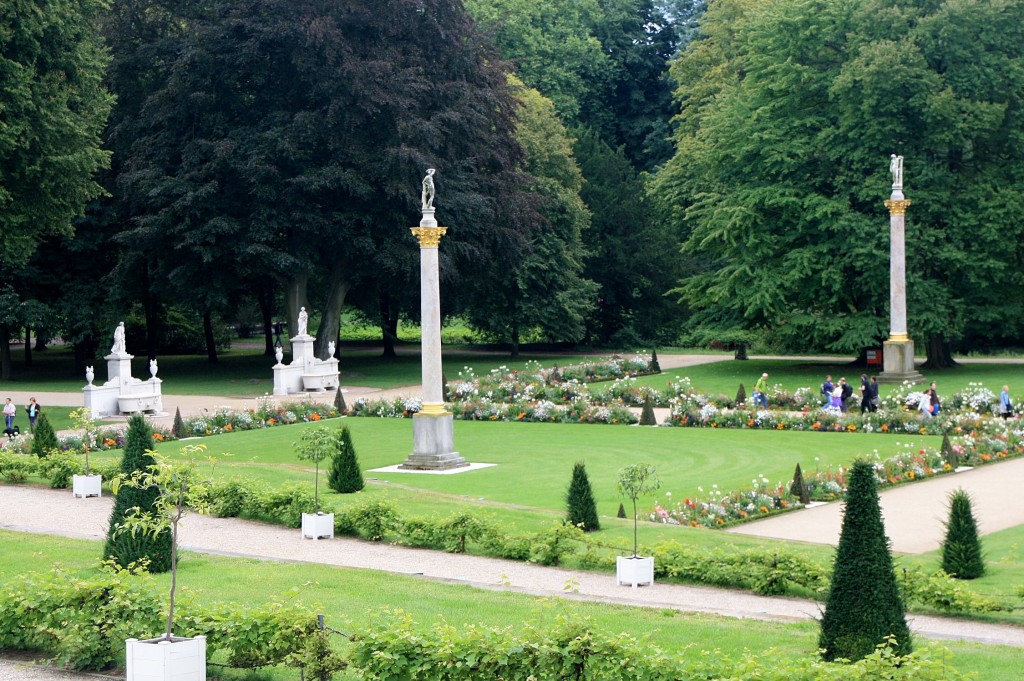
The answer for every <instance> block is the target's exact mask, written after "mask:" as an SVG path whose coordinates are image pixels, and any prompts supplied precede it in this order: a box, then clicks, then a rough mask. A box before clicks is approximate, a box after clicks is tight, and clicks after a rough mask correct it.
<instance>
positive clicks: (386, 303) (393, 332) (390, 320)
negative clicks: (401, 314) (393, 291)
mask: <svg viewBox="0 0 1024 681" xmlns="http://www.w3.org/2000/svg"><path fill="white" fill-rule="evenodd" d="M380 335H381V339H382V340H383V342H384V352H383V354H382V355H381V356H382V357H396V356H397V353H396V352H395V342H396V341H397V340H398V314H397V313H394V312H392V309H391V296H390V295H389V294H388V293H387V291H384V292H382V293H381V294H380Z"/></svg>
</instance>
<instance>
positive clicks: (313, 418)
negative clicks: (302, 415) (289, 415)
mask: <svg viewBox="0 0 1024 681" xmlns="http://www.w3.org/2000/svg"><path fill="white" fill-rule="evenodd" d="M309 420H310V421H319V420H320V414H319V413H317V412H315V411H314V412H313V413H312V414H311V415H310V417H309Z"/></svg>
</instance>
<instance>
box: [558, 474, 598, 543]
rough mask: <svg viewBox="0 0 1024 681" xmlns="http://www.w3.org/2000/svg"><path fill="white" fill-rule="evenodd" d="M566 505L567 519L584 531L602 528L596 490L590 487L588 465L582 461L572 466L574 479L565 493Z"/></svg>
mask: <svg viewBox="0 0 1024 681" xmlns="http://www.w3.org/2000/svg"><path fill="white" fill-rule="evenodd" d="M565 506H566V510H567V515H566V521H567V522H569V523H570V524H572V525H575V526H576V527H579V528H580V529H582V530H583V531H584V532H593V531H595V530H600V529H601V521H600V520H598V517H597V502H596V501H595V500H594V490H593V489H592V488H591V487H590V478H588V477H587V467H586V465H584V463H583V462H582V461H579V462H577V463H576V465H574V466H573V467H572V481H570V482H569V490H568V491H567V492H566V495H565Z"/></svg>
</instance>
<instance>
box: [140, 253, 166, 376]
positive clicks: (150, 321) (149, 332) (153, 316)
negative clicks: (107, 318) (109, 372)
mask: <svg viewBox="0 0 1024 681" xmlns="http://www.w3.org/2000/svg"><path fill="white" fill-rule="evenodd" d="M143 279H144V281H145V282H146V294H145V296H144V297H143V302H142V307H143V309H144V311H145V314H146V356H147V357H150V358H153V357H157V356H159V354H160V343H161V341H162V340H163V337H164V310H163V304H162V303H161V301H160V296H159V295H157V294H155V293H153V292H151V291H150V290H149V288H150V287H149V263H148V262H147V263H146V265H145V267H144V268H143Z"/></svg>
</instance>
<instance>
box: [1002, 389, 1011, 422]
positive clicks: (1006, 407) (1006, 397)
mask: <svg viewBox="0 0 1024 681" xmlns="http://www.w3.org/2000/svg"><path fill="white" fill-rule="evenodd" d="M999 413H1000V414H1001V415H1002V417H1003V418H1004V419H1008V418H1010V417H1011V416H1013V403H1012V402H1010V386H1008V385H1004V386H1003V392H1001V393H999Z"/></svg>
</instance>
